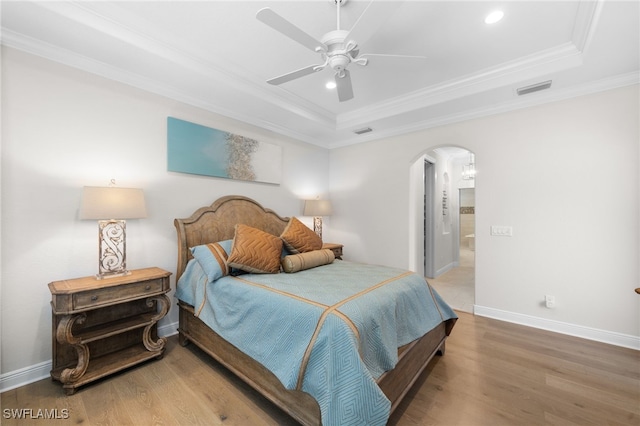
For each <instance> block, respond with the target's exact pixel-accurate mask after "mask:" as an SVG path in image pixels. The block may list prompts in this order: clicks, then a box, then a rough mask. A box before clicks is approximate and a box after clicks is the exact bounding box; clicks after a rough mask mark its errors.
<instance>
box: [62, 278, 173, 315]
mask: <svg viewBox="0 0 640 426" xmlns="http://www.w3.org/2000/svg"><path fill="white" fill-rule="evenodd" d="M162 284H163V280H162V279H156V280H151V281H143V282H139V283H131V284H125V285H121V286H118V287H110V288H102V289H99V290H92V291H84V292H81V293H76V294H74V295H73V309H74V310H80V309H85V308H95V307H99V306H102V305H105V304H107V305H108V304H111V303H113V302H118V301H125V300H133V299H139V298H141V297H145V296H147V295H151V294H156V293H159V292H161V291H162Z"/></svg>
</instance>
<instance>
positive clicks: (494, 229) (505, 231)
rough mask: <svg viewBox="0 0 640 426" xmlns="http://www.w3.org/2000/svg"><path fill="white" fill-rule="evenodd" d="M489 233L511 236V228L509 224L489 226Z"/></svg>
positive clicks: (498, 235)
mask: <svg viewBox="0 0 640 426" xmlns="http://www.w3.org/2000/svg"><path fill="white" fill-rule="evenodd" d="M491 235H494V236H497V237H512V236H513V228H512V227H511V226H497V225H492V226H491Z"/></svg>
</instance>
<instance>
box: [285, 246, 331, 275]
mask: <svg viewBox="0 0 640 426" xmlns="http://www.w3.org/2000/svg"><path fill="white" fill-rule="evenodd" d="M335 258H336V257H335V255H334V254H333V251H331V250H329V249H324V250H314V251H308V252H306V253H299V254H290V255H289V256H285V257H284V258H282V269H283V270H284V271H285V272H298V271H304V270H305V269H311V268H315V267H316V266H322V265H328V264H329V263H331V262H333V260H334V259H335Z"/></svg>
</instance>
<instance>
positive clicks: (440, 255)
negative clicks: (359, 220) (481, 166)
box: [409, 146, 475, 312]
mask: <svg viewBox="0 0 640 426" xmlns="http://www.w3.org/2000/svg"><path fill="white" fill-rule="evenodd" d="M474 172H475V159H474V155H473V153H471V152H470V151H468V150H466V149H464V148H460V147H454V146H441V147H437V148H433V149H430V150H428V151H425V152H424V153H423V154H422V155H420V156H419V157H418V158H417V159H416V160H415V161H414V162H413V163H412V164H411V167H410V175H411V178H410V192H411V195H410V200H411V201H410V218H409V224H410V226H409V229H410V238H409V240H410V248H409V253H410V268H411V269H413V270H415V271H417V272H418V273H422V274H423V275H424V276H425V277H427V279H428V281H429V282H430V283H431V284H432V286H433V287H434V288H436V290H437V291H438V293H440V294H441V296H443V298H444V299H445V300H446V301H447V302H448V303H449V304H450V305H451V306H452V307H453V308H455V309H459V310H463V311H466V312H473V305H474V303H475V173H474Z"/></svg>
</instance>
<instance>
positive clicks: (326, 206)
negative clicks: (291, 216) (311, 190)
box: [302, 200, 332, 239]
mask: <svg viewBox="0 0 640 426" xmlns="http://www.w3.org/2000/svg"><path fill="white" fill-rule="evenodd" d="M331 213H332V209H331V201H329V200H306V201H305V202H304V211H303V213H302V214H303V215H305V216H313V230H314V231H315V233H316V234H318V236H319V237H320V239H322V216H331Z"/></svg>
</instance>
